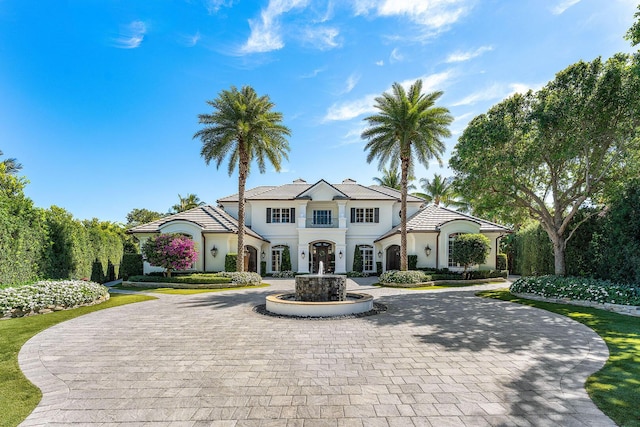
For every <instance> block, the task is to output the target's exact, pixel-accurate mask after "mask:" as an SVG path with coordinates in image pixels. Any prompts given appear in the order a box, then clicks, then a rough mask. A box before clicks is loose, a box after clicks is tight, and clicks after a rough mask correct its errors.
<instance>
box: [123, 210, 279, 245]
mask: <svg viewBox="0 0 640 427" xmlns="http://www.w3.org/2000/svg"><path fill="white" fill-rule="evenodd" d="M173 221H187V222H192V223H194V224H196V225H198V226H199V227H200V228H201V229H202V231H203V232H204V233H233V234H237V233H238V221H237V220H236V219H235V218H234V217H232V216H231V215H229V214H228V213H226V212H225V211H223V210H222V209H220V208H218V207H214V206H211V205H206V206H199V207H197V208H193V209H189V210H188V211H184V212H179V213H177V214H174V215H169V216H166V217H164V218H160V219H158V220H156V221H153V222H149V223H147V224H142V225H139V226H137V227H133V228H131V229H129V230H127V233H129V234H135V233H159V232H160V229H161V228H162V227H163V226H164V225H165V224H167V223H169V222H173ZM245 232H246V233H247V234H248V235H250V236H253V237H255V238H257V239H260V240H264V241H265V242H266V241H268V240H266V239H265V238H264V237H262V236H260V235H259V234H258V233H256V232H255V231H253V230H251V229H250V228H248V227H245Z"/></svg>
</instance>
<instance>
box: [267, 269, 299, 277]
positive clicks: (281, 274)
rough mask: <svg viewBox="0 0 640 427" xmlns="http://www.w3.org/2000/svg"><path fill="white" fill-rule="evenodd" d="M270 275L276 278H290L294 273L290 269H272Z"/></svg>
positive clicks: (294, 275)
mask: <svg viewBox="0 0 640 427" xmlns="http://www.w3.org/2000/svg"><path fill="white" fill-rule="evenodd" d="M271 277H275V278H277V279H291V278H294V277H296V273H294V272H293V271H291V270H285V271H274V272H273V274H271Z"/></svg>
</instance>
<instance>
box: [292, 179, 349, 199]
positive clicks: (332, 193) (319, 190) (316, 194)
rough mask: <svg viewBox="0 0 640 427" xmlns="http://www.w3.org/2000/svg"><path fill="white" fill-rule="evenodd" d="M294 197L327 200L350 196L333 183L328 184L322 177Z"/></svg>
mask: <svg viewBox="0 0 640 427" xmlns="http://www.w3.org/2000/svg"><path fill="white" fill-rule="evenodd" d="M296 199H298V200H313V201H314V202H329V201H333V200H348V199H350V197H349V196H347V195H346V194H345V193H343V192H342V191H340V190H338V189H337V188H336V187H334V186H333V185H331V184H329V183H328V182H327V181H325V180H324V179H321V180H320V181H318V182H316V183H315V184H313V185H312V186H311V187H309V188H307V189H306V190H304V191H302V192H301V193H300V194H298V195H297V196H296Z"/></svg>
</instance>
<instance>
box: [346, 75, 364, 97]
mask: <svg viewBox="0 0 640 427" xmlns="http://www.w3.org/2000/svg"><path fill="white" fill-rule="evenodd" d="M360 77H361V76H360V74H356V73H353V74H351V75H350V76H349V77H348V78H347V81H346V84H345V86H346V87H345V89H344V91H342V93H349V92H351V91H352V90H353V88H354V87H356V85H357V84H358V82H359V81H360Z"/></svg>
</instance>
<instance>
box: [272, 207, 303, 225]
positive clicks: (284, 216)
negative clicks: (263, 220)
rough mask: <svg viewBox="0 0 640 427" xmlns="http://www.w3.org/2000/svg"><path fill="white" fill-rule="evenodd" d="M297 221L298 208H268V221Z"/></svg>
mask: <svg viewBox="0 0 640 427" xmlns="http://www.w3.org/2000/svg"><path fill="white" fill-rule="evenodd" d="M294 222H296V208H267V223H294Z"/></svg>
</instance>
